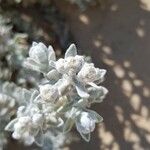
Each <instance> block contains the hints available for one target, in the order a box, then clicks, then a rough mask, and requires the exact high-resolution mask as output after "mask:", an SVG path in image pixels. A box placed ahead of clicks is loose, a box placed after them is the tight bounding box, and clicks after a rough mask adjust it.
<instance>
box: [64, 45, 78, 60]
mask: <svg viewBox="0 0 150 150" xmlns="http://www.w3.org/2000/svg"><path fill="white" fill-rule="evenodd" d="M76 55H77V48H76V46H75V44H71V45H70V46H69V48H68V49H67V51H66V53H65V58H67V57H70V56H76Z"/></svg>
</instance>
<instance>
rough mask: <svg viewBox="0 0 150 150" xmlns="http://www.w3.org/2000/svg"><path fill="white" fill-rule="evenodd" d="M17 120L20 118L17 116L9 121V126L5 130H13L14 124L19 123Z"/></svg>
mask: <svg viewBox="0 0 150 150" xmlns="http://www.w3.org/2000/svg"><path fill="white" fill-rule="evenodd" d="M17 121H18V118H16V119H14V120H12V121H11V122H9V123H8V124H7V126H6V127H5V130H6V131H13V130H14V125H15V123H17Z"/></svg>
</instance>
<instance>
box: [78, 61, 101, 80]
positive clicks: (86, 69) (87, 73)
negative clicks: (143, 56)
mask: <svg viewBox="0 0 150 150" xmlns="http://www.w3.org/2000/svg"><path fill="white" fill-rule="evenodd" d="M78 78H79V79H80V80H81V81H83V82H85V83H88V82H93V81H95V80H96V79H97V78H98V77H97V70H96V68H95V67H94V64H92V63H90V64H88V63H85V64H84V65H83V67H82V69H81V70H80V72H79V73H78Z"/></svg>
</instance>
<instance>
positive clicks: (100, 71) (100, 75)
mask: <svg viewBox="0 0 150 150" xmlns="http://www.w3.org/2000/svg"><path fill="white" fill-rule="evenodd" d="M106 72H107V71H106V70H105V69H99V68H97V69H96V74H97V81H96V82H97V83H98V84H99V83H101V82H103V81H104V76H105V75H106Z"/></svg>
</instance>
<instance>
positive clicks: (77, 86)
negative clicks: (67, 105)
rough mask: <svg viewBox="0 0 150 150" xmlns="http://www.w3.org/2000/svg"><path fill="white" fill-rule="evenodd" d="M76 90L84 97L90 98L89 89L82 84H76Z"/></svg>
mask: <svg viewBox="0 0 150 150" xmlns="http://www.w3.org/2000/svg"><path fill="white" fill-rule="evenodd" d="M76 90H77V93H78V94H79V96H81V97H83V98H88V97H89V94H88V93H87V91H86V90H85V88H84V87H83V86H81V85H76Z"/></svg>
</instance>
